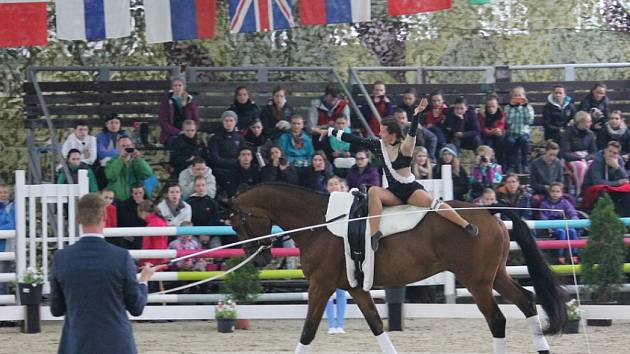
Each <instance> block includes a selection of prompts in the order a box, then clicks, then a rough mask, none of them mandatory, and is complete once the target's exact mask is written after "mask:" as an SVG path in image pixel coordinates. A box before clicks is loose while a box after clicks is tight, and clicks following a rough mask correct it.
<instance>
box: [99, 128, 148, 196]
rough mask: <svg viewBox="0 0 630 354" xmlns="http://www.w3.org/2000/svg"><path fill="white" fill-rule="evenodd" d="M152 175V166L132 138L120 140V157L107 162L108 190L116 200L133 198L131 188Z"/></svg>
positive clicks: (125, 137) (121, 138) (124, 137)
mask: <svg viewBox="0 0 630 354" xmlns="http://www.w3.org/2000/svg"><path fill="white" fill-rule="evenodd" d="M152 175H153V170H152V169H151V166H149V163H147V162H146V161H145V160H144V159H143V158H142V157H140V152H139V151H138V150H136V148H135V147H134V146H133V142H132V141H131V138H130V137H128V136H122V137H120V138H118V156H116V157H114V158H112V159H111V160H109V161H107V164H106V165H105V177H106V178H107V188H109V189H111V190H112V191H113V192H114V194H115V195H116V198H117V199H118V200H125V199H128V198H129V197H130V196H131V186H132V185H134V184H135V183H143V182H144V180H145V179H147V178H149V177H151V176H152Z"/></svg>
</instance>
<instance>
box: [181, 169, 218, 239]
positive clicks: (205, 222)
mask: <svg viewBox="0 0 630 354" xmlns="http://www.w3.org/2000/svg"><path fill="white" fill-rule="evenodd" d="M193 188H194V191H195V192H194V193H193V194H192V195H191V196H190V197H189V198H188V199H187V200H186V203H188V205H190V209H191V212H192V216H191V221H192V223H193V225H195V226H220V225H223V223H222V222H221V220H220V218H219V205H218V204H217V202H215V201H214V199H212V197H210V196H209V195H208V182H207V181H206V178H205V177H204V176H197V177H195V183H194V187H193ZM186 222H187V221H184V222H182V225H183V224H184V223H186ZM208 238H209V239H208V245H209V248H214V247H219V246H221V238H220V237H219V236H212V237H210V236H208Z"/></svg>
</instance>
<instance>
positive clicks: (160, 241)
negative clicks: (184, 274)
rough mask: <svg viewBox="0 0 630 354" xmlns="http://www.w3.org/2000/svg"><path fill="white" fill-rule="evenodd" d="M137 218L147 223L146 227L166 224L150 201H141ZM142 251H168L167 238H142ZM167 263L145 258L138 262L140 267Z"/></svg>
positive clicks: (158, 259) (162, 259)
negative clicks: (148, 264)
mask: <svg viewBox="0 0 630 354" xmlns="http://www.w3.org/2000/svg"><path fill="white" fill-rule="evenodd" d="M138 216H139V217H140V219H142V220H144V221H146V222H147V227H166V226H168V223H167V222H166V220H164V218H162V217H161V216H160V215H159V213H158V210H157V208H156V207H155V204H153V202H152V201H150V200H143V201H142V202H140V204H139V205H138ZM142 249H143V250H165V249H168V236H144V237H143V238H142ZM166 261H168V260H167V259H165V258H151V259H148V258H145V259H142V260H141V261H140V265H141V266H144V265H145V264H147V263H150V264H152V265H157V264H161V263H165V262H166Z"/></svg>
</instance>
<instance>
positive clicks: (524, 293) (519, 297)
mask: <svg viewBox="0 0 630 354" xmlns="http://www.w3.org/2000/svg"><path fill="white" fill-rule="evenodd" d="M494 289H495V290H496V291H498V292H499V294H501V295H502V296H503V297H504V298H506V299H507V300H508V301H510V302H512V303H513V304H514V305H516V307H518V308H519V310H521V312H522V313H523V314H524V315H525V318H526V319H527V324H528V325H529V331H530V334H531V336H532V342H533V345H534V350H536V351H538V353H540V354H549V343H547V339H545V336H544V335H543V330H542V324H541V323H540V318H539V317H538V312H537V311H536V303H535V302H534V294H532V292H531V291H529V290H527V289H525V288H523V287H522V286H520V285H519V284H518V283H516V282H515V281H514V280H513V279H512V278H511V277H510V276H509V275H508V274H507V272H506V271H505V270H499V272H498V273H497V277H496V279H495V281H494Z"/></svg>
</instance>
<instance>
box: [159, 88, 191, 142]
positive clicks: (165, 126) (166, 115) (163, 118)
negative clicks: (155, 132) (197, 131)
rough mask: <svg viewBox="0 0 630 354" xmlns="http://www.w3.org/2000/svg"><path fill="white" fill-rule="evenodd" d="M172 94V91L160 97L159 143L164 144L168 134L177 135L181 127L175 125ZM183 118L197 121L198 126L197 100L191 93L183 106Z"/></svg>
mask: <svg viewBox="0 0 630 354" xmlns="http://www.w3.org/2000/svg"><path fill="white" fill-rule="evenodd" d="M172 95H173V93H172V92H171V93H169V94H168V95H167V96H166V97H164V98H163V99H162V102H160V128H161V131H160V143H162V144H164V142H165V141H166V139H168V137H169V136H177V135H178V134H179V132H180V131H181V129H179V128H177V127H176V126H175V121H174V114H175V109H174V108H173V102H172V101H171V96H172ZM184 118H185V119H192V120H194V121H195V122H196V123H197V128H199V110H198V108H197V102H196V101H195V100H194V99H193V97H192V96H191V95H188V104H187V105H186V106H185V107H184Z"/></svg>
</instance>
